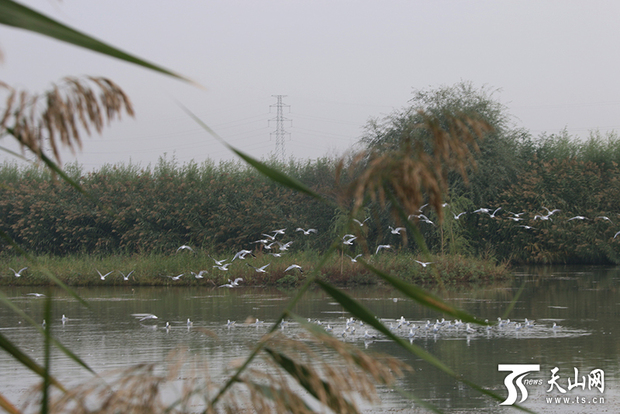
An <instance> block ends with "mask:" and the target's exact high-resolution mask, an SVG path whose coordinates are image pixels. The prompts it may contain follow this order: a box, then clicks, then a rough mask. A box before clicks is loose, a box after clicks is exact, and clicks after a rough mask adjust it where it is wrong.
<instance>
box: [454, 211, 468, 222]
mask: <svg viewBox="0 0 620 414" xmlns="http://www.w3.org/2000/svg"><path fill="white" fill-rule="evenodd" d="M463 214H467V211H463V212H462V213H459V214H454V213H452V215H453V216H454V219H455V220H458V219H460V218H461V216H462V215H463Z"/></svg>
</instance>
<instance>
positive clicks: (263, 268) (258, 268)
mask: <svg viewBox="0 0 620 414" xmlns="http://www.w3.org/2000/svg"><path fill="white" fill-rule="evenodd" d="M246 264H247V265H248V266H250V267H251V268H252V269H254V270H256V272H258V273H267V271H266V270H265V269H266V268H267V266H269V265H270V264H271V263H267V264H266V265H265V266H261V267H254V266H252V265H251V264H249V263H246Z"/></svg>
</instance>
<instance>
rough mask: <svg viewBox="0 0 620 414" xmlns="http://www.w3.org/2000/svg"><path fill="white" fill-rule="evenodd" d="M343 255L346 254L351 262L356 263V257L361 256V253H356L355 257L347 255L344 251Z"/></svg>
mask: <svg viewBox="0 0 620 414" xmlns="http://www.w3.org/2000/svg"><path fill="white" fill-rule="evenodd" d="M344 255H345V256H347V257H348V258H349V259H351V262H353V263H357V258H358V257H361V256H362V254H361V253H360V254H358V255H357V256H355V257H351V256H349V255H348V254H346V253H345V254H344Z"/></svg>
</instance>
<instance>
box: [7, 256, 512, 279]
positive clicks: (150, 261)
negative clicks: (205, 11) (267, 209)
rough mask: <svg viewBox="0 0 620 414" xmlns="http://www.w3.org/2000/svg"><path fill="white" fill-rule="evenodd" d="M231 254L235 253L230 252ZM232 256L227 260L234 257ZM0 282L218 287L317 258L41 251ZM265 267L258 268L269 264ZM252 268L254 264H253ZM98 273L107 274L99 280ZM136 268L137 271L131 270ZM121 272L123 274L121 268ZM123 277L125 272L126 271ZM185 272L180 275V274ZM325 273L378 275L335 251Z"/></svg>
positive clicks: (446, 262) (450, 261)
mask: <svg viewBox="0 0 620 414" xmlns="http://www.w3.org/2000/svg"><path fill="white" fill-rule="evenodd" d="M212 256H213V257H214V258H215V259H218V260H220V259H224V258H225V256H223V255H219V256H218V255H212ZM230 258H232V256H231V257H230ZM230 258H228V260H227V262H228V261H230ZM360 260H366V261H367V262H368V263H370V264H371V265H373V266H377V267H380V268H382V269H385V270H386V271H387V272H389V273H390V274H392V275H394V276H397V277H399V278H401V279H403V280H405V281H408V282H412V283H416V284H423V285H424V284H429V285H433V284H437V283H438V278H439V279H441V282H442V283H444V284H462V283H463V284H464V283H472V282H473V283H486V282H491V281H495V280H501V279H506V278H508V277H510V270H509V269H508V266H507V265H505V264H495V263H493V262H490V261H484V260H480V259H475V258H471V257H470V258H465V257H462V256H457V255H451V256H433V257H432V258H430V260H428V261H431V262H433V263H432V264H430V265H428V266H427V267H422V265H420V264H418V263H417V262H416V261H415V260H420V261H423V259H422V258H421V257H418V256H416V255H413V254H410V253H392V252H386V253H382V254H379V255H375V256H366V257H362V258H360ZM0 261H1V263H2V268H0V285H14V286H15V285H24V286H27V285H30V286H35V285H49V284H50V281H49V279H48V277H47V276H46V275H45V273H44V272H43V269H47V270H48V271H50V272H51V273H52V274H54V275H56V276H57V277H58V278H59V279H60V280H61V281H63V282H65V283H67V284H68V285H71V286H118V285H126V284H129V285H135V286H199V285H204V286H220V285H222V284H225V283H227V282H228V280H229V279H231V280H234V279H236V278H242V279H243V282H242V283H241V285H242V286H296V285H298V284H300V283H301V282H303V281H304V280H305V275H306V274H307V273H309V272H310V271H311V270H312V269H313V268H314V267H315V266H316V263H318V261H319V260H318V254H317V253H316V252H294V253H285V254H283V255H282V257H273V256H271V255H269V254H264V253H258V254H257V255H256V257H248V258H247V259H245V260H239V259H237V260H235V261H234V262H233V263H232V264H231V265H230V266H229V267H228V270H226V271H224V270H220V269H217V268H214V267H213V266H214V265H215V263H214V260H213V259H212V258H211V257H209V255H208V254H206V253H189V252H188V253H187V254H186V252H184V251H182V252H180V253H179V254H173V255H161V254H150V255H144V256H139V255H132V256H121V255H113V256H94V255H75V256H66V257H56V256H38V257H36V262H35V263H28V262H27V261H26V260H24V259H23V258H18V257H4V258H2V259H0ZM267 264H269V266H267V267H266V268H265V272H257V271H256V270H255V269H254V268H260V267H261V266H264V265H267ZM291 264H297V265H299V266H301V268H302V271H300V270H298V269H291V270H289V271H286V269H287V268H288V267H289V266H290V265H291ZM250 265H251V266H253V267H254V268H253V267H251V266H250ZM26 266H27V267H28V268H27V269H26V270H25V271H23V272H22V276H21V277H19V278H18V277H15V275H14V274H13V271H12V270H10V268H13V269H15V270H19V269H21V268H23V267H26ZM201 270H206V271H207V273H205V274H203V278H202V279H197V278H196V277H195V276H194V275H193V274H192V273H191V272H194V273H199V272H200V271H201ZM98 271H99V272H101V274H103V275H105V274H106V273H108V272H112V273H111V274H110V275H108V276H106V278H105V280H101V278H100V276H99V273H98ZM132 271H133V272H132ZM121 272H122V273H121ZM130 272H132V273H131V275H130V276H129V280H127V281H125V280H124V277H123V274H125V275H128V274H129V273H130ZM180 274H183V276H181V277H180V278H179V279H178V280H174V279H173V277H176V276H178V275H180ZM321 275H322V277H324V278H326V279H327V280H329V281H330V282H331V283H334V284H337V285H341V286H342V285H363V284H377V283H380V280H379V279H378V278H377V277H376V276H374V275H373V274H372V273H371V272H370V271H369V270H367V269H365V268H364V267H363V266H362V265H361V264H360V263H354V262H352V261H351V260H350V259H349V258H348V257H346V256H341V255H334V256H333V257H331V258H330V260H329V261H328V262H327V263H326V265H325V266H324V267H323V268H322V269H321Z"/></svg>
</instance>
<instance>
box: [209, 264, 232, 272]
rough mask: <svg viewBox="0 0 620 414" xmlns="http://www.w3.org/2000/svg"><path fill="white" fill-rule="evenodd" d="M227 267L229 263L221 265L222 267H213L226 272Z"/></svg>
mask: <svg viewBox="0 0 620 414" xmlns="http://www.w3.org/2000/svg"><path fill="white" fill-rule="evenodd" d="M228 266H230V263H226V264H223V265H215V266H213V267H217V268H218V269H220V270H228Z"/></svg>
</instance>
